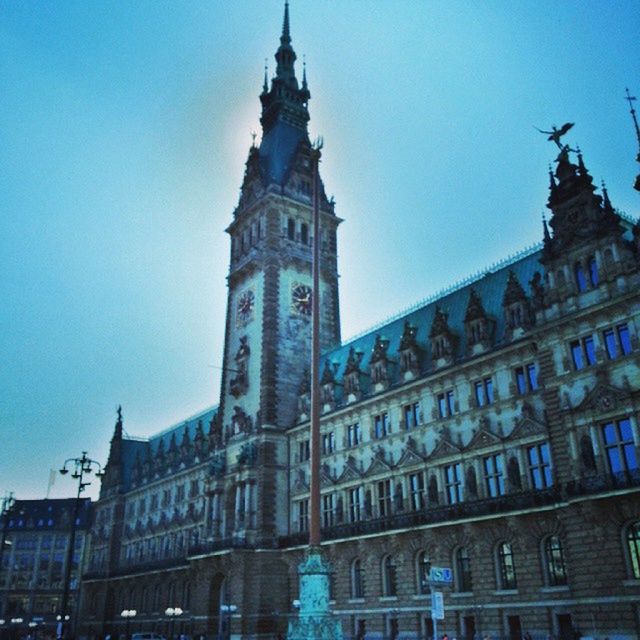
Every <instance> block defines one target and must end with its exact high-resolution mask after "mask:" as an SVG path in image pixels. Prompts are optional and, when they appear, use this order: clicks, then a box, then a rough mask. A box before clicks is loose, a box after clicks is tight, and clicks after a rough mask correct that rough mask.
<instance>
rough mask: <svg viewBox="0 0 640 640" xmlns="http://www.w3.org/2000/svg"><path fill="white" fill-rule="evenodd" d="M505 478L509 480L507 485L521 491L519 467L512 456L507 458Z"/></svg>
mask: <svg viewBox="0 0 640 640" xmlns="http://www.w3.org/2000/svg"><path fill="white" fill-rule="evenodd" d="M507 476H508V478H509V484H510V485H511V486H512V487H513V488H514V489H522V480H521V478H520V465H519V464H518V461H517V459H516V458H514V457H513V456H512V457H511V458H509V462H508V463H507Z"/></svg>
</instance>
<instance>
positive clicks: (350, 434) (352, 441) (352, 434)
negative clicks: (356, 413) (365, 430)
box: [347, 422, 362, 447]
mask: <svg viewBox="0 0 640 640" xmlns="http://www.w3.org/2000/svg"><path fill="white" fill-rule="evenodd" d="M361 442H362V434H361V432H360V423H359V422H356V423H355V424H350V425H349V426H348V427H347V445H348V446H349V447H355V446H356V445H358V444H360V443H361Z"/></svg>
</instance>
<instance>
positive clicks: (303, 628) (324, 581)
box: [287, 548, 342, 640]
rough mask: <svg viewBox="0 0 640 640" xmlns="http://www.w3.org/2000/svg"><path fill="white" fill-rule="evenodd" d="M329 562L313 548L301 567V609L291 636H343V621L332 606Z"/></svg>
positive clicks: (298, 639) (336, 639)
mask: <svg viewBox="0 0 640 640" xmlns="http://www.w3.org/2000/svg"><path fill="white" fill-rule="evenodd" d="M330 573H331V569H330V567H329V563H328V562H326V561H325V560H324V558H323V557H322V554H321V552H320V549H318V548H311V549H310V550H309V551H308V552H307V557H306V558H305V561H304V562H303V563H301V564H300V565H299V567H298V574H299V576H300V610H299V612H298V619H297V620H292V621H290V622H289V629H288V631H287V640H342V625H341V624H340V621H339V620H337V619H336V618H335V617H334V616H333V614H332V613H331V610H330V608H329V574H330Z"/></svg>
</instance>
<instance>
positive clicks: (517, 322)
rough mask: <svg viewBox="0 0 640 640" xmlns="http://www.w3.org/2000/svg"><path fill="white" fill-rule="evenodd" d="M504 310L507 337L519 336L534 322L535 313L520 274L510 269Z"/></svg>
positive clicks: (509, 338)
mask: <svg viewBox="0 0 640 640" xmlns="http://www.w3.org/2000/svg"><path fill="white" fill-rule="evenodd" d="M502 308H503V310H504V321H505V338H506V339H507V340H513V339H515V338H519V337H520V336H521V335H523V333H524V332H525V331H526V330H527V329H528V328H530V327H531V325H532V324H533V314H532V313H531V306H530V304H529V299H528V298H527V294H526V293H525V292H524V289H523V288H522V285H521V284H520V281H519V280H518V276H516V274H515V272H513V271H509V277H508V278H507V286H506V287H505V291H504V297H503V299H502Z"/></svg>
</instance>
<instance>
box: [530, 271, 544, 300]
mask: <svg viewBox="0 0 640 640" xmlns="http://www.w3.org/2000/svg"><path fill="white" fill-rule="evenodd" d="M529 284H530V285H531V297H532V298H533V306H534V308H535V309H542V308H543V307H544V286H543V285H542V276H541V275H540V272H539V271H536V272H535V273H534V274H533V278H532V279H531V281H530V282H529Z"/></svg>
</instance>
